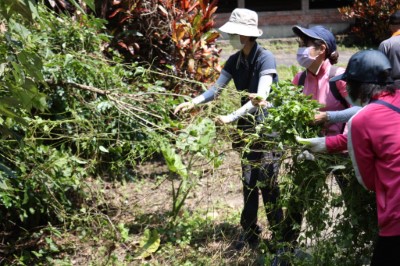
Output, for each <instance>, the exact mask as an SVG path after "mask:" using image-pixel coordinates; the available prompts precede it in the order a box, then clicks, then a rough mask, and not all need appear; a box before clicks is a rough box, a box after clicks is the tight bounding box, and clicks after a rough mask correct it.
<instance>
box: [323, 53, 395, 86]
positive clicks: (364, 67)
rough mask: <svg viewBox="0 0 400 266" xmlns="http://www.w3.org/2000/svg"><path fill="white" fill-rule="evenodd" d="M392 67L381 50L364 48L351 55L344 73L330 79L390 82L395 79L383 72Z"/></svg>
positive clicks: (374, 82)
mask: <svg viewBox="0 0 400 266" xmlns="http://www.w3.org/2000/svg"><path fill="white" fill-rule="evenodd" d="M391 69H392V66H391V64H390V61H389V59H388V58H387V57H386V55H385V54H384V53H382V52H381V51H378V50H362V51H359V52H357V53H355V54H354V55H352V56H351V57H350V59H349V62H348V64H347V67H346V70H345V72H344V73H343V74H341V75H338V76H335V77H333V78H331V79H330V81H338V80H344V81H348V80H352V81H358V82H362V83H372V84H390V83H393V79H392V78H391V77H390V76H389V77H388V76H386V75H382V73H383V72H385V71H390V70H391Z"/></svg>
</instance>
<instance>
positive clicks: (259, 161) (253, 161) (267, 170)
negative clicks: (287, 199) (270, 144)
mask: <svg viewBox="0 0 400 266" xmlns="http://www.w3.org/2000/svg"><path fill="white" fill-rule="evenodd" d="M279 160H280V155H279V154H277V153H274V152H262V151H251V152H248V153H245V154H244V156H243V159H242V182H243V200H244V207H243V211H242V214H241V220H240V224H241V226H242V227H243V229H244V230H245V231H251V230H257V227H258V226H257V212H258V207H259V192H261V195H262V199H263V203H264V208H265V211H266V214H267V218H268V222H269V225H270V227H271V229H272V231H274V230H273V227H274V226H275V225H277V224H279V223H280V222H281V221H282V218H283V214H282V209H281V208H278V207H277V200H278V197H279V187H278V184H277V176H278V172H279V162H280V161H279Z"/></svg>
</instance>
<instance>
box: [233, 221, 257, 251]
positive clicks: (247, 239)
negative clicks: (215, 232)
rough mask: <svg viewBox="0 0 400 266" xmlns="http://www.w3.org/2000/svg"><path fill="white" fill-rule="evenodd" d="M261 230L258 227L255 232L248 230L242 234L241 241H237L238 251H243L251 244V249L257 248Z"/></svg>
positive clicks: (236, 247)
mask: <svg viewBox="0 0 400 266" xmlns="http://www.w3.org/2000/svg"><path fill="white" fill-rule="evenodd" d="M260 234H261V228H260V227H259V226H256V228H255V229H254V230H248V231H246V232H243V233H241V234H240V236H239V239H238V240H236V243H235V249H236V250H237V251H239V250H242V249H243V248H244V247H245V246H246V244H249V246H250V247H251V248H256V247H257V246H258V244H259V243H260Z"/></svg>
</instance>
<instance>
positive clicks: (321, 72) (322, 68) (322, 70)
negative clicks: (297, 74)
mask: <svg viewBox="0 0 400 266" xmlns="http://www.w3.org/2000/svg"><path fill="white" fill-rule="evenodd" d="M330 66H331V63H330V62H329V59H326V60H325V61H324V62H323V63H322V65H321V66H320V67H319V70H318V72H317V74H316V75H315V74H314V73H312V72H311V71H309V70H307V72H308V73H307V75H312V76H313V77H315V78H317V79H321V78H322V77H323V76H324V75H325V74H326V72H327V71H328V70H329V69H330Z"/></svg>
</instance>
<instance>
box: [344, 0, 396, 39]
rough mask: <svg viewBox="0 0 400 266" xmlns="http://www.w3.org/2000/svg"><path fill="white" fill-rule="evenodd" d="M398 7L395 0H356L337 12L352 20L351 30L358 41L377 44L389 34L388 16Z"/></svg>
mask: <svg viewBox="0 0 400 266" xmlns="http://www.w3.org/2000/svg"><path fill="white" fill-rule="evenodd" d="M399 9H400V4H399V3H398V1H397V0H380V1H379V0H356V1H354V3H353V4H352V5H351V6H345V7H341V8H339V12H340V13H341V14H342V17H343V19H347V20H354V25H353V26H352V28H351V31H352V33H353V34H354V36H355V37H356V39H357V42H358V43H360V44H363V45H378V44H379V43H380V42H381V41H383V40H385V39H386V38H388V37H389V36H390V34H391V33H390V31H389V27H388V24H389V16H390V15H391V14H392V13H393V12H395V11H396V10H399Z"/></svg>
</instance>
